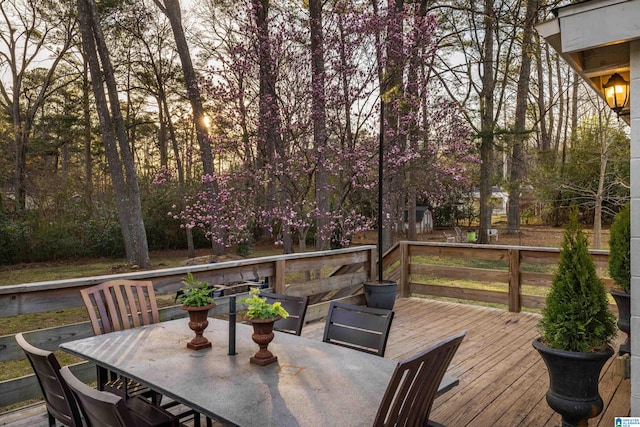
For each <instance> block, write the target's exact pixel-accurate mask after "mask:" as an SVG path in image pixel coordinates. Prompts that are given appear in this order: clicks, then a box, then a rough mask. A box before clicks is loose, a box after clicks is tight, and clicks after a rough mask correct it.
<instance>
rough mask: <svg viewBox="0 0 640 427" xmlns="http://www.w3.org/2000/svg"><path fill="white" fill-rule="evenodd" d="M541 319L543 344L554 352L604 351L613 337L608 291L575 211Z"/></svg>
mask: <svg viewBox="0 0 640 427" xmlns="http://www.w3.org/2000/svg"><path fill="white" fill-rule="evenodd" d="M542 316H543V317H542V320H541V321H540V325H539V326H540V331H541V335H542V341H543V343H544V344H545V345H547V346H549V347H551V348H555V349H560V350H567V351H578V352H590V351H598V350H603V349H605V348H606V347H607V346H609V345H610V342H611V339H612V338H613V337H614V335H615V334H616V321H615V317H614V316H613V314H612V313H611V311H610V310H609V300H608V298H607V292H606V290H605V288H604V284H603V283H602V281H601V280H600V278H599V277H598V275H597V274H596V267H595V264H594V263H593V260H592V259H591V256H590V255H589V252H588V249H587V238H586V236H585V235H584V233H583V232H582V228H581V227H580V225H579V224H578V218H577V212H576V210H575V209H574V210H573V212H572V214H571V217H570V219H569V224H568V226H567V228H566V230H565V233H564V240H563V242H562V248H561V250H560V262H559V264H558V271H557V272H556V275H555V277H554V279H553V283H552V285H551V290H550V291H549V294H548V295H547V305H546V307H545V309H544V310H543V313H542Z"/></svg>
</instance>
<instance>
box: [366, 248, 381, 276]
mask: <svg viewBox="0 0 640 427" xmlns="http://www.w3.org/2000/svg"><path fill="white" fill-rule="evenodd" d="M367 253H368V255H367V262H366V263H365V264H364V270H365V271H366V272H367V280H377V279H378V277H377V274H378V273H376V271H377V269H376V262H377V259H378V257H377V255H378V253H377V252H376V249H375V248H371V249H369V250H368V251H367Z"/></svg>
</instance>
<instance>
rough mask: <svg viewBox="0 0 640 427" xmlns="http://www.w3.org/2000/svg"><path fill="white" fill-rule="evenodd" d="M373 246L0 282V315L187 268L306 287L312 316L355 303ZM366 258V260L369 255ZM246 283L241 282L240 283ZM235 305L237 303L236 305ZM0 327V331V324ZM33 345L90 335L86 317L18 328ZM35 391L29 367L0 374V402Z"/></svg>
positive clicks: (176, 277)
mask: <svg viewBox="0 0 640 427" xmlns="http://www.w3.org/2000/svg"><path fill="white" fill-rule="evenodd" d="M375 250H376V248H375V246H359V247H353V248H348V249H339V250H334V251H325V252H309V253H301V254H290V255H280V256H271V257H262V258H252V259H246V260H241V261H230V262H221V263H216V264H203V265H194V266H187V267H177V268H168V269H162V270H152V271H141V272H135V273H126V274H116V275H106V276H94V277H87V278H81V279H72V280H56V281H50V282H39V283H29V284H21V285H9V286H0V318H4V317H9V316H18V315H28V314H33V313H42V312H50V311H54V312H55V311H57V310H62V309H66V308H72V307H84V305H83V302H82V299H81V298H80V292H78V291H79V290H80V289H81V288H84V287H88V286H92V285H95V284H98V283H102V282H105V281H107V280H113V279H118V278H119V279H133V280H135V279H140V280H142V279H144V280H152V281H153V285H154V289H155V291H156V294H158V295H162V294H169V295H174V294H175V292H176V291H177V290H178V289H179V288H180V286H181V283H180V282H181V280H182V279H183V278H184V277H185V275H186V273H187V272H191V273H192V274H193V275H194V277H195V278H197V279H198V280H203V281H207V282H209V284H211V285H230V286H231V287H232V288H234V290H238V289H240V288H242V282H246V281H252V280H259V281H262V280H266V281H267V283H268V284H269V286H270V287H272V288H273V289H274V290H275V292H279V293H285V294H289V295H307V296H309V297H310V306H309V309H308V311H307V316H306V318H307V319H308V320H315V319H318V318H320V317H322V316H324V314H325V313H326V311H327V309H328V305H329V301H330V300H331V299H342V300H345V301H347V302H352V303H362V302H363V300H364V299H363V294H362V292H361V288H362V282H363V281H365V280H367V279H368V278H369V277H371V274H372V272H373V271H374V264H373V263H375V259H376V256H375V254H376V252H375ZM372 260H373V261H372ZM246 288H247V285H245V286H244V289H245V290H246ZM238 308H239V309H241V308H242V307H241V306H239V307H238ZM228 312H229V297H222V298H217V299H216V307H215V308H214V309H213V310H212V311H211V314H212V315H224V314H227V313H228ZM184 316H186V312H184V311H183V310H181V309H180V307H179V306H177V305H176V306H170V307H165V308H162V309H160V320H169V319H175V318H179V317H184ZM0 334H2V332H1V331H0ZM24 335H25V338H26V339H27V341H29V342H30V343H32V344H33V345H35V346H37V347H40V348H43V349H47V350H51V351H53V350H56V349H57V348H58V345H60V344H61V343H64V342H67V341H71V340H75V339H79V338H84V337H89V336H92V335H93V331H92V329H91V325H90V324H89V322H88V321H87V322H82V323H76V324H72V325H64V326H58V327H54V328H47V329H39V330H35V331H27V332H24ZM22 358H24V354H23V353H22V350H21V349H20V348H19V347H18V345H17V343H16V340H15V338H14V334H6V335H4V334H3V335H1V336H0V362H6V361H10V360H16V359H22ZM72 370H73V371H74V373H75V374H76V375H77V376H79V377H81V378H82V379H84V380H85V381H91V380H94V379H95V368H93V367H92V366H91V365H90V364H88V363H80V364H78V365H74V366H73V367H72ZM40 396H41V393H40V390H39V388H38V383H37V381H36V379H35V377H34V376H33V375H28V376H25V377H21V378H16V379H11V380H7V381H3V382H0V408H1V407H4V406H7V405H12V404H14V403H18V402H22V401H25V400H29V399H33V398H39V397H40Z"/></svg>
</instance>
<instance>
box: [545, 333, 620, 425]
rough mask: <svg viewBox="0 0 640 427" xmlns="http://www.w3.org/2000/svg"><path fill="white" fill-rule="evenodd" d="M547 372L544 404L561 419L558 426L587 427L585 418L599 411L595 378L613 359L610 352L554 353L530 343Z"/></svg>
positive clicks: (598, 394) (609, 349)
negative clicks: (538, 354)
mask: <svg viewBox="0 0 640 427" xmlns="http://www.w3.org/2000/svg"><path fill="white" fill-rule="evenodd" d="M533 347H534V348H535V349H536V350H538V352H539V353H540V356H542V360H544V363H545V365H547V370H548V371H549V390H548V391H547V395H546V397H547V403H548V404H549V406H550V407H551V409H553V410H554V411H556V412H557V413H559V414H560V415H561V416H562V426H563V427H570V426H587V425H588V420H589V418H593V417H596V416H598V415H599V414H600V413H601V412H602V408H603V405H604V404H603V402H602V397H600V393H599V392H598V378H599V377H600V371H601V370H602V367H603V366H604V364H605V363H606V362H607V360H609V358H610V357H611V356H613V349H611V348H607V349H606V350H604V351H600V352H594V353H581V352H575V351H565V350H557V349H554V348H550V347H547V346H546V345H544V344H542V343H541V342H540V340H539V339H536V340H534V341H533Z"/></svg>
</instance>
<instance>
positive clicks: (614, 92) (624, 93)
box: [602, 73, 629, 116]
mask: <svg viewBox="0 0 640 427" xmlns="http://www.w3.org/2000/svg"><path fill="white" fill-rule="evenodd" d="M602 88H603V89H604V97H605V99H606V100H607V104H609V107H611V109H612V110H613V111H614V112H615V113H616V114H617V115H618V116H619V115H620V112H621V111H622V109H623V108H624V107H625V106H626V105H627V103H628V102H629V82H628V81H626V80H625V79H624V78H623V77H622V76H621V75H620V74H618V73H615V74H614V75H612V76H611V77H610V78H609V81H607V82H606V83H605V84H604V85H602Z"/></svg>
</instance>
